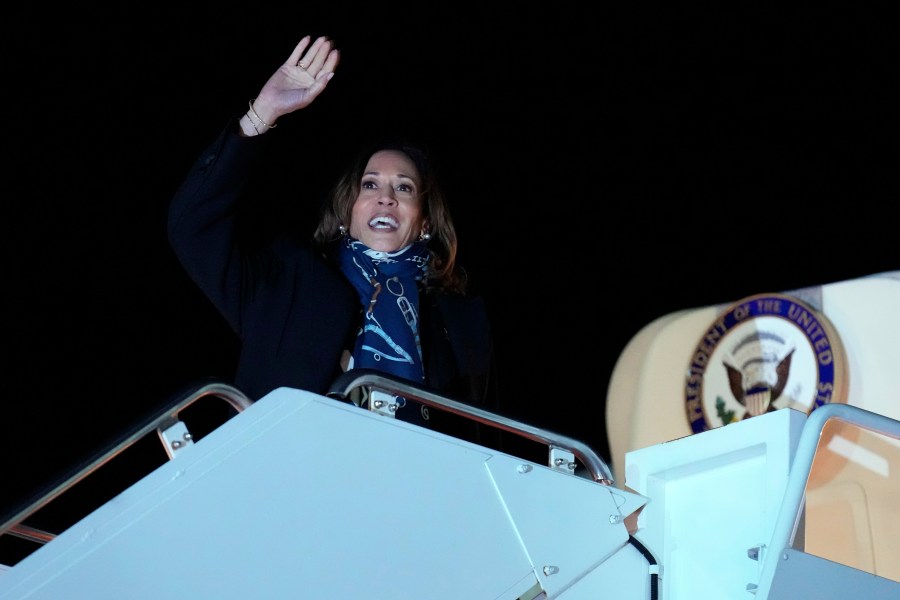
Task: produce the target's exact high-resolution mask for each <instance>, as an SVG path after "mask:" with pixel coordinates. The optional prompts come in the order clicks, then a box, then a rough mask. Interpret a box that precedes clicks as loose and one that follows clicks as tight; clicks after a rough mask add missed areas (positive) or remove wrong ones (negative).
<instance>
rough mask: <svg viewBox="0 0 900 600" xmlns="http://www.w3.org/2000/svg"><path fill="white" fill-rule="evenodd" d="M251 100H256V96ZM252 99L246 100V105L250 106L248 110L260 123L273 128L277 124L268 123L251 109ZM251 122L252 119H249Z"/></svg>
mask: <svg viewBox="0 0 900 600" xmlns="http://www.w3.org/2000/svg"><path fill="white" fill-rule="evenodd" d="M253 100H256V98H253ZM253 100H250V102H248V103H247V105H248V106H249V107H250V112H251V113H253V116H254V117H256V120H257V121H259V122H260V123H261V124H263V125H265V126H266V127H268V128H269V129H275V128H276V127H277V126H278V125H276V124H275V123H273V124H271V125H269V124H268V123H266V122H265V121H263V120H262V119H261V118H260V116H259V115H258V114H256V111H255V110H253ZM251 122H252V119H251ZM254 129H255V127H254Z"/></svg>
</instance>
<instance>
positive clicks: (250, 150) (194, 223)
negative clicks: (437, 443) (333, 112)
mask: <svg viewBox="0 0 900 600" xmlns="http://www.w3.org/2000/svg"><path fill="white" fill-rule="evenodd" d="M266 137H267V136H257V137H242V136H240V135H239V134H238V126H237V120H236V119H232V120H231V121H229V123H228V125H227V127H226V128H225V129H224V130H223V131H222V132H221V133H220V134H219V136H218V137H217V138H216V140H215V141H214V142H213V143H212V145H210V146H209V147H208V148H207V149H206V150H204V151H203V153H202V154H201V155H200V156H199V158H198V159H197V160H196V161H195V163H194V165H193V167H192V168H191V170H190V171H189V173H188V175H187V177H186V179H185V180H184V182H183V183H182V185H181V186H180V188H179V189H178V191H177V192H176V194H175V196H174V198H173V199H172V202H171V205H170V209H169V218H168V234H169V241H170V243H171V245H172V248H173V249H174V251H175V253H176V255H177V257H178V259H179V260H180V261H181V264H182V265H183V267H184V269H185V270H186V271H187V273H188V274H189V275H190V277H191V278H192V279H193V280H194V281H195V282H196V284H197V285H198V286H199V287H200V289H201V290H202V291H203V292H204V293H205V294H206V296H207V297H208V298H209V300H210V301H211V302H212V303H213V305H215V307H216V308H217V309H218V310H219V312H220V313H221V314H222V315H223V316H224V317H225V319H226V320H227V321H228V323H229V324H230V325H231V327H232V329H233V330H234V331H235V333H236V334H237V335H238V336H239V338H240V340H241V350H240V356H239V360H238V365H237V370H236V373H235V376H234V385H235V386H236V387H238V388H239V389H241V390H242V391H243V392H244V393H245V394H247V395H248V396H249V397H250V398H252V399H254V400H255V399H259V398H260V397H262V396H264V395H265V394H267V393H268V392H270V391H272V390H274V389H275V388H278V387H281V386H286V387H291V388H297V389H303V390H308V391H311V392H315V393H318V394H324V393H325V392H326V391H327V390H328V388H329V386H330V385H331V383H332V382H333V381H334V380H335V379H336V378H337V377H338V375H339V374H340V373H341V368H340V358H341V354H342V353H343V351H344V349H345V348H346V347H347V344H348V340H350V339H352V336H353V335H354V334H355V332H356V330H357V328H358V326H359V323H360V322H361V321H360V319H361V311H362V309H361V306H360V304H359V300H358V299H357V296H356V293H355V292H354V290H353V288H352V287H351V285H350V284H349V282H348V281H347V280H346V279H345V277H344V275H343V273H341V272H340V270H339V269H338V268H337V267H336V266H335V265H334V264H333V263H332V262H331V261H330V260H328V259H327V258H326V257H325V256H324V255H322V253H320V252H319V251H317V250H315V249H313V248H312V246H311V245H308V244H300V243H297V241H296V240H293V239H289V238H286V237H282V238H278V239H276V240H275V241H274V242H273V243H271V244H270V245H268V246H266V247H265V248H264V249H262V250H257V251H254V252H252V253H248V252H245V251H244V250H243V249H242V245H241V243H240V242H239V241H238V239H237V237H238V236H237V234H236V219H235V215H236V207H237V204H238V201H239V199H240V197H241V194H242V191H243V190H244V188H245V185H246V183H247V181H248V179H249V177H250V175H251V173H252V171H253V167H254V164H255V163H256V161H257V160H259V159H260V158H261V156H263V154H264V147H265V146H266V145H267V144H266V142H265V141H264V139H265V138H266ZM420 313H421V315H420V316H421V322H422V324H423V330H422V332H421V335H422V346H423V358H424V362H425V373H426V385H427V386H428V387H429V388H430V389H432V390H434V391H437V392H438V393H441V394H444V395H447V396H450V397H452V398H454V399H457V400H461V401H464V402H469V403H473V404H477V405H479V406H482V407H484V408H488V409H496V408H497V391H496V390H497V385H496V376H495V374H496V369H495V364H494V357H493V348H492V342H491V332H490V327H489V321H488V316H487V310H486V307H485V304H484V302H483V300H482V298H481V297H479V296H473V297H467V296H466V297H464V296H458V295H449V294H444V293H440V292H428V293H424V294H423V295H422V298H421V301H420Z"/></svg>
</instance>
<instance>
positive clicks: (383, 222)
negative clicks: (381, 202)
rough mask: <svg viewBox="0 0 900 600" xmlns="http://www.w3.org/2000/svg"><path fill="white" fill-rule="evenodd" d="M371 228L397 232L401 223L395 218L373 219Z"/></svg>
mask: <svg viewBox="0 0 900 600" xmlns="http://www.w3.org/2000/svg"><path fill="white" fill-rule="evenodd" d="M369 227H371V228H372V229H376V230H379V231H395V230H396V229H397V228H398V227H400V223H399V222H398V221H397V219H395V218H394V217H388V216H383V217H373V218H372V219H370V220H369Z"/></svg>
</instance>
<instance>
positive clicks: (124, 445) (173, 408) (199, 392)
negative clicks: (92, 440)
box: [0, 382, 253, 544]
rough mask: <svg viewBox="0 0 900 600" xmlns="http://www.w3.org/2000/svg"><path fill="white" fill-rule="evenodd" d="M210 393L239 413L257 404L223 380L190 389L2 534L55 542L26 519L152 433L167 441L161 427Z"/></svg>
mask: <svg viewBox="0 0 900 600" xmlns="http://www.w3.org/2000/svg"><path fill="white" fill-rule="evenodd" d="M207 396H215V397H219V398H222V399H223V400H225V401H226V402H228V404H230V405H231V406H232V407H233V408H234V409H235V410H236V411H238V412H241V411H243V410H244V409H246V408H247V407H249V406H250V405H251V404H252V403H253V402H252V401H251V400H250V398H248V397H247V396H246V395H245V394H244V393H243V392H241V391H240V390H239V389H237V388H235V387H233V386H230V385H228V384H224V383H219V382H212V383H207V384H203V385H201V386H199V387H197V388H196V389H193V391H188V392H186V393H185V395H184V396H182V397H176V400H175V401H173V402H171V403H170V404H169V405H168V406H167V407H165V408H163V409H161V410H160V411H159V412H157V413H155V415H153V416H152V417H151V418H150V419H149V420H148V421H147V423H146V424H145V425H143V426H140V427H138V428H137V429H135V430H134V431H132V432H131V433H130V434H128V435H126V436H125V437H124V438H122V439H121V441H119V442H118V443H116V444H114V445H113V446H112V447H110V448H109V449H108V450H106V451H104V452H102V453H101V454H99V455H98V456H97V457H96V458H94V459H93V460H90V461H89V462H88V463H87V464H85V466H84V467H82V468H81V469H79V470H78V471H77V472H76V473H75V474H74V475H72V476H70V477H68V478H66V479H65V480H64V481H62V482H61V483H59V484H58V485H56V486H54V487H53V488H52V489H51V490H50V491H49V492H46V493H44V494H43V495H41V496H40V497H39V498H38V499H37V500H34V501H32V502H29V503H28V504H27V505H26V506H25V507H24V508H23V509H21V510H19V511H17V512H16V513H14V514H13V515H12V516H11V517H10V518H8V519H6V520H5V521H4V522H3V524H2V525H0V535H7V534H9V535H14V536H16V537H20V538H22V539H26V540H29V541H32V542H37V543H39V544H46V543H47V542H50V541H52V540H53V539H54V538H55V537H56V535H55V534H53V533H50V532H46V531H42V530H40V529H36V528H34V527H29V526H27V525H24V524H23V522H24V521H25V520H26V519H28V518H29V517H30V516H32V515H33V514H35V513H36V512H38V511H39V510H41V509H42V508H44V507H45V506H47V505H48V504H50V503H51V502H52V501H53V500H55V499H56V498H58V497H59V496H60V495H62V494H63V493H65V492H67V491H68V490H70V489H71V488H72V487H74V486H75V485H76V484H78V483H79V482H80V481H82V480H84V479H85V478H86V477H88V476H89V475H91V474H92V473H94V472H95V471H97V469H99V468H100V467H102V466H103V465H105V464H106V463H108V462H109V461H111V460H112V459H114V458H115V457H116V456H118V455H119V454H121V453H122V452H123V451H125V450H127V449H128V448H129V447H131V446H132V445H134V444H135V443H136V442H138V441H139V440H141V439H143V438H144V437H145V436H147V435H148V434H150V433H151V432H153V431H156V432H157V433H159V434H160V440H161V441H163V442H164V443H165V440H164V438H163V436H162V435H161V430H162V429H163V428H164V427H168V426H170V425H171V424H173V423H176V422H178V421H179V419H178V413H180V412H181V411H182V410H184V409H185V408H187V407H188V406H190V405H191V404H193V403H194V402H196V401H198V400H200V399H201V398H205V397H207ZM167 453H168V450H167ZM169 456H170V457H171V456H172V454H169Z"/></svg>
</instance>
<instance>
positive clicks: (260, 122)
mask: <svg viewBox="0 0 900 600" xmlns="http://www.w3.org/2000/svg"><path fill="white" fill-rule="evenodd" d="M255 100H256V99H255V98H254V99H253V100H250V101H249V102H247V106H248V107H249V108H248V110H247V117H249V119H250V121H251V123H252V124H253V125H255V126H256V129H257V130H258V131H259V132H260V133H262V131H263V129H266V130H269V129H275V128H276V127H277V125H276V124H275V119H277V118H278V116H270V115H267V116H266V117H262V116H260V114H259V112H257V110H256V107H255V106H253V103H254V102H255Z"/></svg>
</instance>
